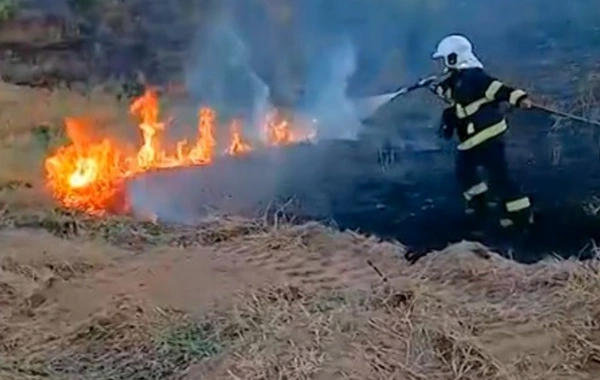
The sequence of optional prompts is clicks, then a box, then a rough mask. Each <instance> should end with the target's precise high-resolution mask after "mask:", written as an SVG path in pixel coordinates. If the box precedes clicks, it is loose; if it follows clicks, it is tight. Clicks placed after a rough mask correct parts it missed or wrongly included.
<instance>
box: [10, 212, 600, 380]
mask: <svg viewBox="0 0 600 380" xmlns="http://www.w3.org/2000/svg"><path fill="white" fill-rule="evenodd" d="M86 223H89V222H82V227H81V229H82V230H87V229H90V230H94V229H97V228H98V226H97V225H92V224H86ZM104 223H107V224H109V222H106V221H105V222H104ZM119 223H121V224H118V223H117V224H116V225H115V226H118V229H129V228H131V229H134V230H135V228H137V227H136V226H135V225H132V224H124V223H123V222H119ZM249 226H252V227H251V228H249ZM155 228H159V226H156V227H155ZM201 230H203V231H204V236H220V237H219V238H218V239H214V240H211V241H209V240H205V241H204V242H202V243H200V244H206V245H210V246H213V247H214V249H215V250H216V251H217V252H219V251H222V252H223V254H225V252H226V247H239V248H241V249H244V250H245V251H244V255H250V254H251V252H249V251H248V249H251V250H253V251H256V252H259V253H261V254H262V253H263V252H265V251H266V250H269V251H270V252H272V254H274V255H280V256H281V257H283V256H284V252H286V250H292V252H291V254H293V255H296V256H302V255H306V254H307V252H312V251H314V250H315V249H323V248H325V245H327V246H329V247H336V245H337V247H338V248H343V247H344V246H345V244H356V245H358V246H360V247H362V248H361V249H362V250H363V252H371V254H370V255H369V256H370V257H371V260H372V261H373V262H374V263H375V266H377V267H378V268H379V269H381V270H383V272H384V274H385V275H386V277H387V278H388V281H387V282H385V283H383V282H382V283H380V284H379V285H367V284H366V283H363V284H362V285H361V284H358V283H354V284H349V285H352V286H342V283H340V286H338V287H335V288H331V287H319V286H318V285H317V286H315V285H314V284H312V285H310V286H308V285H307V286H305V285H303V284H302V281H300V282H293V281H292V282H287V283H286V282H280V283H276V284H273V285H272V286H268V287H262V288H259V289H248V290H240V291H239V293H238V295H237V296H235V297H234V298H233V299H231V300H226V299H223V300H221V301H220V302H218V303H217V304H216V305H215V306H214V307H213V308H207V309H206V310H205V312H204V313H203V314H202V315H194V316H192V315H189V314H188V313H186V312H185V310H177V311H176V310H169V309H164V308H162V307H160V305H154V304H152V303H149V302H147V301H142V300H139V299H136V298H135V297H128V296H122V297H118V298H116V299H115V300H114V301H113V303H111V304H110V305H106V308H105V311H104V312H101V313H99V314H94V315H92V316H91V317H90V318H88V319H85V320H83V321H80V322H79V323H77V324H75V325H73V326H70V327H68V328H64V329H62V330H58V331H57V330H54V333H53V334H48V330H47V329H46V330H45V333H44V334H43V333H41V332H40V331H42V330H39V326H36V323H35V318H34V321H33V323H30V324H28V325H27V326H28V327H29V329H28V330H29V331H28V333H26V334H25V337H23V336H22V337H21V339H20V340H18V341H17V342H16V343H15V340H13V345H12V346H10V347H9V346H6V343H5V349H4V352H5V354H8V356H4V357H5V359H4V360H3V362H2V366H1V367H0V368H1V370H2V371H4V374H5V377H3V378H14V379H19V380H21V379H36V378H56V379H61V378H67V379H76V378H86V379H107V378H110V379H165V378H181V376H183V377H184V378H188V379H198V378H207V379H213V378H223V379H227V378H228V379H250V380H251V379H278V378H279V379H292V380H295V379H298V380H299V379H357V380H358V379H382V380H383V379H494V380H495V379H498V380H500V379H502V380H504V379H515V380H516V379H542V378H543V379H566V378H568V379H588V378H592V377H591V376H592V374H593V373H595V371H597V370H598V369H600V327H598V325H597V320H598V318H599V317H600V296H599V295H598V294H600V292H599V291H600V274H599V273H600V272H599V269H600V268H598V264H597V263H596V262H591V263H586V264H582V263H577V262H561V263H558V262H556V263H555V262H546V263H541V264H537V265H534V266H522V265H519V264H515V263H513V262H510V261H508V260H505V259H502V258H500V257H499V256H496V255H495V254H493V253H490V252H488V251H486V250H485V249H484V248H483V247H481V246H478V245H476V244H466V243H464V244H460V245H457V246H453V247H450V248H449V249H447V250H446V251H444V252H440V253H436V254H433V255H431V256H428V257H427V258H425V259H423V260H422V261H419V262H418V263H417V264H415V265H414V266H408V265H407V264H406V263H404V262H401V261H400V260H398V259H396V258H394V257H395V255H396V252H397V250H398V249H399V248H400V249H401V247H395V246H394V245H390V244H383V243H379V242H377V241H376V240H373V239H366V238H363V237H361V236H359V235H354V234H349V233H339V232H334V231H332V230H329V229H326V228H324V227H319V226H316V225H309V226H300V227H292V226H286V225H280V226H278V228H277V229H270V228H268V227H265V226H257V225H256V224H255V223H254V222H244V221H240V220H229V221H221V222H219V223H217V222H214V223H213V224H210V225H206V226H204V228H202V229H201ZM240 231H243V232H240ZM164 232H165V236H169V234H170V233H174V230H171V229H170V227H164ZM179 233H180V235H179V236H178V238H181V237H182V235H181V234H183V232H182V231H179ZM201 235H202V234H201V233H198V232H197V231H196V232H192V231H187V235H186V238H187V239H195V238H197V237H198V236H201ZM81 236H85V235H83V234H82V235H81ZM81 236H80V237H81ZM65 238H67V237H63V239H65ZM68 239H72V237H68ZM175 240H176V239H175ZM175 240H170V241H169V239H167V238H164V240H160V241H158V240H156V241H154V244H172V243H173V242H174V241H175ZM300 242H301V243H300ZM72 244H75V242H72ZM377 252H379V254H377ZM342 254H343V253H341V251H340V253H339V255H342ZM72 259H73V258H71V260H72ZM389 260H397V262H396V265H395V266H390V265H388V264H389V263H391V262H390V261H389ZM334 263H335V261H334ZM359 263H360V261H359ZM17 264H18V263H17ZM17 264H16V263H15V260H14V259H13V261H12V262H10V261H6V260H5V264H4V266H3V270H5V271H8V272H10V273H12V274H13V275H14V274H15V273H20V275H21V276H24V277H28V278H35V279H36V281H38V282H44V281H45V282H48V279H47V278H48V276H46V277H44V276H42V275H39V274H37V275H36V274H35V273H40V272H39V269H35V268H36V267H38V268H39V267H40V266H41V265H42V264H40V263H39V262H38V263H36V262H33V261H29V262H28V263H27V264H19V265H17ZM43 265H44V267H45V268H48V267H49V266H48V262H45V263H44V264H43ZM140 265H143V261H142V260H140ZM331 265H334V266H335V265H338V264H331ZM364 265H365V268H366V267H367V266H366V264H364ZM5 268H8V269H5ZM11 268H12V269H11ZM15 268H17V269H15ZM27 268H29V269H27ZM31 268H33V269H31ZM50 268H54V269H52V270H53V272H52V273H59V274H60V275H59V276H61V277H60V278H61V280H63V281H71V280H72V278H73V277H77V276H86V275H88V274H86V273H91V272H90V270H92V271H98V270H101V268H102V267H98V266H91V267H86V266H85V265H83V264H81V263H80V264H77V265H73V269H65V266H64V265H63V267H62V268H59V267H58V266H54V267H53V266H50ZM67 268H70V267H68V266H67ZM52 270H51V271H52ZM248 270H252V269H251V268H249V269H248ZM367 270H369V269H367ZM61 273H62V274H61ZM65 273H66V275H65ZM74 273H75V274H76V275H74ZM57 276H58V275H57ZM374 277H375V278H377V275H374ZM44 278H46V279H44ZM65 279H66V280H65ZM291 280H292V279H290V281H291ZM240 285H241V287H243V285H242V284H240ZM8 293H10V292H8ZM3 294H4V295H6V294H7V292H6V290H5V289H4V293H3ZM30 298H31V296H30ZM22 302H23V301H21V302H20V303H18V304H21V305H22ZM28 302H29V305H35V299H34V300H31V299H30V300H29V301H28ZM12 318H14V315H13V316H12ZM34 327H36V328H37V330H36V328H34ZM21 334H24V332H23V331H21ZM26 338H27V339H26ZM19 342H20V343H19ZM4 374H3V375H4ZM186 376H187V377H186Z"/></svg>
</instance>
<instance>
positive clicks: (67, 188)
mask: <svg viewBox="0 0 600 380" xmlns="http://www.w3.org/2000/svg"><path fill="white" fill-rule="evenodd" d="M159 110H160V108H159V99H158V95H157V92H156V91H155V90H153V89H148V90H146V92H145V93H144V94H143V95H142V96H140V97H139V98H137V99H135V100H134V101H133V102H132V103H131V106H130V107H129V111H130V112H131V114H132V115H134V116H136V117H137V118H138V120H139V125H138V127H139V129H140V132H141V140H142V141H141V146H140V147H139V149H138V150H137V151H136V152H133V154H131V153H129V152H127V151H125V150H122V149H120V148H119V146H118V144H117V143H116V142H115V141H114V140H112V139H110V138H103V139H100V138H97V137H96V136H94V133H93V128H92V126H91V125H90V124H89V123H88V122H87V121H86V120H85V119H75V118H67V119H66V120H65V127H66V132H67V135H68V137H69V138H70V140H71V144H69V145H66V146H63V147H60V148H59V149H58V150H56V152H54V153H53V154H52V155H51V156H50V157H48V158H47V159H46V160H45V165H44V166H45V170H46V181H47V185H48V188H49V189H50V191H51V192H52V195H53V196H54V198H55V199H57V200H58V201H59V202H60V203H61V204H62V205H63V206H65V207H68V208H74V209H78V210H82V211H85V212H89V213H92V214H104V213H106V212H107V210H109V209H111V208H114V207H113V206H114V200H115V197H117V195H118V194H119V192H120V191H121V189H122V186H123V183H124V182H125V181H126V180H127V178H130V177H132V176H135V175H136V174H139V173H142V172H146V171H150V170H155V169H160V168H172V167H180V166H190V165H207V164H210V163H212V162H213V160H214V157H215V155H216V151H217V150H216V149H217V140H216V138H215V129H216V126H217V121H216V120H217V117H216V116H217V115H216V113H215V111H214V110H212V109H210V108H201V109H200V110H199V112H198V128H197V129H198V132H197V133H198V134H197V137H196V140H195V142H194V143H193V144H188V141H187V140H181V141H178V142H177V143H176V148H175V150H174V152H169V151H168V150H167V149H165V147H164V146H163V144H162V143H161V142H162V141H161V138H162V136H163V135H164V133H165V132H166V130H167V125H166V124H165V123H164V122H162V121H161V120H160V115H159ZM230 129H231V130H230V138H229V140H230V141H229V143H228V148H227V149H226V151H225V153H226V154H229V155H235V156H240V155H244V154H246V153H248V152H250V151H252V150H253V147H252V146H251V144H250V143H248V142H246V141H245V140H244V138H243V133H242V125H241V122H240V121H239V120H234V121H233V122H232V123H231V126H230ZM265 132H266V143H267V145H286V144H291V143H294V142H296V141H300V140H305V139H307V138H310V136H308V137H307V136H306V135H303V134H301V133H297V135H296V136H295V135H294V132H295V131H293V128H292V127H291V124H290V123H289V122H288V121H287V120H285V119H282V118H279V120H277V122H275V120H274V119H272V118H271V119H269V120H268V121H267V123H266V124H265ZM124 207H126V206H124ZM118 211H121V212H123V211H125V210H124V209H121V210H118Z"/></svg>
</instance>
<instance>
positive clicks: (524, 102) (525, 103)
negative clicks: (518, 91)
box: [519, 98, 533, 109]
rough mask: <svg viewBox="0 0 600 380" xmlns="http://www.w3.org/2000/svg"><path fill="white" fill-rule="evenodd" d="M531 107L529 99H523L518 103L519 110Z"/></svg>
mask: <svg viewBox="0 0 600 380" xmlns="http://www.w3.org/2000/svg"><path fill="white" fill-rule="evenodd" d="M531 107H533V103H532V102H531V99H529V98H524V99H523V100H521V101H520V102H519V108H525V109H529V108H531Z"/></svg>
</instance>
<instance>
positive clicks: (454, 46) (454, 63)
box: [432, 34, 483, 70]
mask: <svg viewBox="0 0 600 380" xmlns="http://www.w3.org/2000/svg"><path fill="white" fill-rule="evenodd" d="M432 58H433V59H440V58H442V59H444V66H446V68H448V69H457V70H460V69H470V68H483V64H482V63H481V62H480V61H479V59H477V57H476V56H475V54H473V45H472V44H471V41H469V40H468V39H467V38H466V37H464V36H461V35H459V34H453V35H450V36H447V37H445V38H444V39H442V40H441V41H440V42H439V43H438V46H437V48H436V50H435V53H433V56H432Z"/></svg>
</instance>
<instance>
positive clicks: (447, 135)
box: [438, 123, 454, 140]
mask: <svg viewBox="0 0 600 380" xmlns="http://www.w3.org/2000/svg"><path fill="white" fill-rule="evenodd" d="M453 134H454V131H453V130H452V128H450V127H448V126H447V125H446V124H443V123H442V124H441V125H440V128H439V129H438V135H439V136H440V138H442V139H444V140H450V139H451V138H452V135H453Z"/></svg>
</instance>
